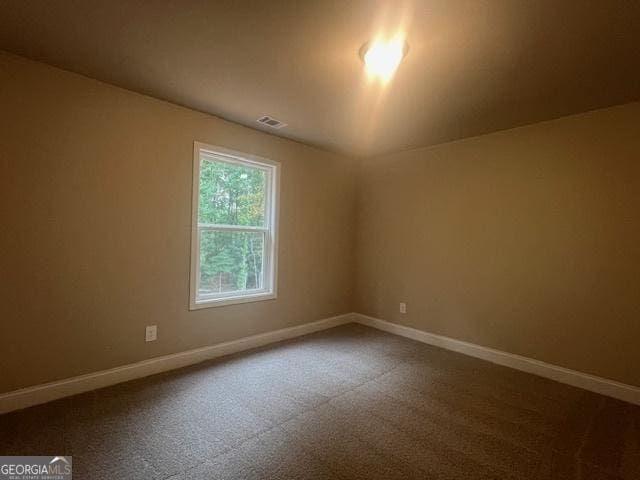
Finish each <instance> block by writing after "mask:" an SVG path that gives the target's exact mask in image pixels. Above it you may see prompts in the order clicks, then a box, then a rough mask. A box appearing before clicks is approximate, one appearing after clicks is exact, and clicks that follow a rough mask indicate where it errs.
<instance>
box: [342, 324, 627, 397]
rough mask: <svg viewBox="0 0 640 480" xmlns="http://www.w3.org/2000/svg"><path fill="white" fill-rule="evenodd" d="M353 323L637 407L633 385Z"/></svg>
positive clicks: (408, 331)
mask: <svg viewBox="0 0 640 480" xmlns="http://www.w3.org/2000/svg"><path fill="white" fill-rule="evenodd" d="M353 321H354V322H356V323H361V324H362V325H367V326H369V327H373V328H376V329H378V330H384V331H385V332H389V333H393V334H396V335H400V336H402V337H407V338H411V339H413V340H417V341H419V342H422V343H428V344H429V345H434V346H436V347H441V348H445V349H447V350H453V351H454V352H459V353H463V354H465V355H469V356H472V357H476V358H481V359H483V360H488V361H489V362H493V363H496V364H498V365H503V366H505V367H510V368H514V369H516V370H522V371H523V372H528V373H532V374H534V375H538V376H540V377H545V378H549V379H551V380H555V381H557V382H561V383H566V384H568V385H572V386H574V387H579V388H583V389H585V390H589V391H591V392H595V393H599V394H602V395H607V396H609V397H613V398H617V399H619V400H624V401H625V402H629V403H633V404H636V405H640V388H638V387H635V386H633V385H627V384H624V383H620V382H616V381H614V380H609V379H607V378H602V377H596V376H595V375H589V374H586V373H582V372H578V371H575V370H570V369H568V368H564V367H558V366H556V365H551V364H549V363H545V362H541V361H540V360H534V359H532V358H527V357H523V356H521V355H515V354H513V353H507V352H503V351H500V350H495V349H493V348H488V347H483V346H481V345H476V344H473V343H468V342H463V341H461V340H455V339H453V338H449V337H444V336H442V335H435V334H433V333H427V332H425V331H422V330H417V329H415V328H411V327H405V326H403V325H398V324H396V323H391V322H387V321H385V320H380V319H379V318H374V317H369V316H367V315H362V314H359V313H354V314H353Z"/></svg>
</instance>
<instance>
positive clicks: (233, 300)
mask: <svg viewBox="0 0 640 480" xmlns="http://www.w3.org/2000/svg"><path fill="white" fill-rule="evenodd" d="M275 298H276V294H275V293H274V292H259V293H252V294H248V295H238V296H237V297H222V298H211V299H208V300H196V301H195V302H194V301H193V300H192V301H191V304H190V305H189V310H200V309H201V308H213V307H225V306H229V305H236V304H239V303H249V302H262V301H264V300H274V299H275Z"/></svg>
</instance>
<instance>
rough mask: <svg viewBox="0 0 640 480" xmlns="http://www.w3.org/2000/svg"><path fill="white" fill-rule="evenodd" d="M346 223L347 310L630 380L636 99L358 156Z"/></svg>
mask: <svg viewBox="0 0 640 480" xmlns="http://www.w3.org/2000/svg"><path fill="white" fill-rule="evenodd" d="M357 231H358V241H357V247H356V251H357V265H358V269H357V280H356V285H357V287H356V289H357V294H356V297H357V298H356V311H358V312H359V313H363V314H367V315H371V316H373V317H378V318H381V319H385V320H389V321H392V322H396V323H399V324H403V325H407V326H411V327H414V328H418V329H422V330H425V331H428V332H432V333H436V334H439V335H445V336H449V337H453V338H455V339H459V340H464V341H468V342H472V343H476V344H480V345H483V346H487V347H492V348H496V349H499V350H504V351H507V352H510V353H515V354H520V355H524V356H527V357H531V358H535V359H539V360H542V361H545V362H549V363H552V364H556V365H560V366H564V367H568V368H571V369H575V370H579V371H582V372H587V373H591V374H595V375H599V376H602V377H607V378H611V379H614V380H618V381H621V382H626V383H630V384H633V385H640V368H638V365H640V348H639V347H638V346H639V345H640V103H631V104H626V105H622V106H619V107H614V108H608V109H603V110H598V111H593V112H589V113H586V114H581V115H575V116H570V117H565V118H562V119H559V120H554V121H550V122H544V123H539V124H535V125H530V126H526V127H522V128H517V129H513V130H507V131H503V132H499V133H495V134H490V135H485V136H480V137H475V138H469V139H465V140H461V141H457V142H454V143H449V144H443V145H439V146H434V147H430V148H424V149H419V150H412V151H407V152H403V153H399V154H394V155H389V156H384V157H377V158H373V159H369V160H367V161H364V162H363V163H362V169H361V178H360V184H359V198H358V230H357ZM400 302H406V303H407V313H406V314H401V313H399V303H400Z"/></svg>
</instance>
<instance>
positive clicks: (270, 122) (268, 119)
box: [258, 115, 287, 129]
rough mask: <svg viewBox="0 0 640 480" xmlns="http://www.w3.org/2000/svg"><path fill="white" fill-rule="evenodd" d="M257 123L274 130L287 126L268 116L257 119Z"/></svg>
mask: <svg viewBox="0 0 640 480" xmlns="http://www.w3.org/2000/svg"><path fill="white" fill-rule="evenodd" d="M258 123H262V124H263V125H266V126H267V127H271V128H275V129H279V128H282V127H286V126H287V124H286V123H282V122H281V121H280V120H276V119H275V118H273V117H270V116H269V115H265V116H264V117H260V118H259V119H258Z"/></svg>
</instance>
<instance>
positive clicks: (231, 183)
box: [197, 152, 274, 298]
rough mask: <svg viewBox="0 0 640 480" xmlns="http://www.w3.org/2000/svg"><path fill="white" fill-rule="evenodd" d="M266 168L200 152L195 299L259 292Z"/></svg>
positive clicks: (264, 241) (265, 227) (266, 218)
mask: <svg viewBox="0 0 640 480" xmlns="http://www.w3.org/2000/svg"><path fill="white" fill-rule="evenodd" d="M265 167H268V168H265ZM270 168H271V169H272V168H274V167H271V166H261V165H257V164H256V165H255V166H254V165H252V164H250V162H248V161H247V162H244V161H242V160H239V159H234V158H230V157H225V156H223V155H216V154H214V153H211V152H200V156H199V179H198V182H199V183H198V212H197V220H198V228H197V235H198V246H199V251H198V262H199V265H198V266H199V268H198V278H197V297H200V298H207V297H209V298H216V297H219V296H221V295H222V294H224V293H233V292H237V293H242V292H250V291H260V290H263V289H265V287H266V286H265V271H264V270H265V250H266V248H267V243H268V242H269V240H270V239H269V237H268V236H269V235H270V233H271V232H270V231H269V212H268V206H269V205H268V198H269V195H268V194H269V192H268V189H269V182H270V180H271V176H272V175H273V172H272V170H270Z"/></svg>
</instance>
